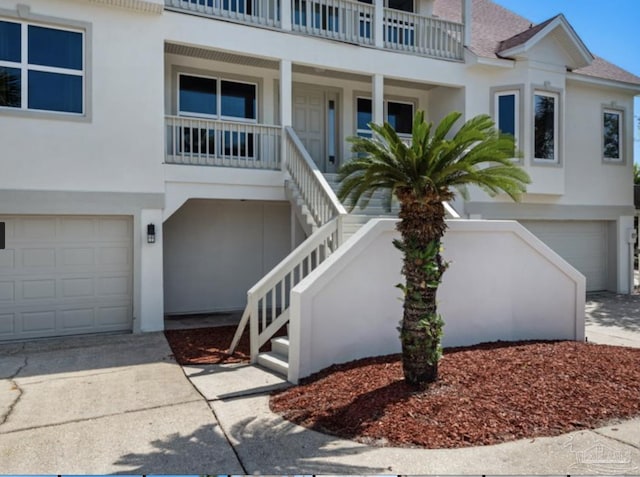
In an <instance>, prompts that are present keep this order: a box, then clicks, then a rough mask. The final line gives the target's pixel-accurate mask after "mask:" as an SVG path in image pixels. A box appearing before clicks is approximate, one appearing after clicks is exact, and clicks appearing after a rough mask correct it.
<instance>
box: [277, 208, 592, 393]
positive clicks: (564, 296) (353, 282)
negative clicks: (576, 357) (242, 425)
mask: <svg viewBox="0 0 640 477" xmlns="http://www.w3.org/2000/svg"><path fill="white" fill-rule="evenodd" d="M394 226H395V222H394V221H393V220H376V221H371V222H369V224H367V225H366V226H365V227H364V228H363V229H361V230H360V231H359V232H358V233H357V234H356V235H354V236H353V237H352V238H351V239H350V241H349V242H347V243H346V244H345V245H344V246H343V247H342V248H340V249H339V250H338V251H337V252H336V253H335V254H334V255H332V256H331V257H329V259H327V261H326V262H325V263H323V264H322V265H321V266H320V267H319V268H318V269H317V270H316V271H314V272H313V273H312V274H310V275H309V277H307V278H306V279H305V280H304V281H302V282H301V283H300V284H298V285H297V286H296V287H295V289H294V290H293V291H292V303H291V316H292V321H291V323H290V328H289V332H290V336H291V350H290V360H289V362H290V371H289V380H291V381H294V382H295V381H296V380H297V379H299V378H302V377H304V376H308V375H310V374H311V373H314V372H316V371H319V370H320V369H322V368H324V367H326V366H329V365H330V364H333V363H340V362H346V361H349V360H353V359H357V358H361V357H365V356H375V355H384V354H389V353H397V352H399V351H400V342H399V338H398V332H397V329H396V328H397V326H398V323H399V321H400V319H401V317H402V303H401V301H400V299H399V298H400V292H399V291H398V290H397V289H396V288H395V287H394V285H395V284H397V283H400V282H402V277H401V275H400V269H401V255H400V253H399V252H398V251H397V250H396V249H395V247H393V245H392V243H391V241H392V239H393V238H394V237H396V235H397V232H396V231H395V227H394ZM443 244H444V256H445V258H446V259H447V260H448V261H450V262H451V265H450V268H449V269H448V270H447V272H446V273H445V276H444V280H443V283H442V285H441V288H440V290H439V291H438V302H439V310H440V312H441V313H442V315H443V317H444V320H445V323H446V326H445V329H444V333H445V335H444V340H443V344H444V346H458V345H469V344H474V343H480V342H484V341H495V340H520V339H577V340H582V339H584V290H585V281H584V277H583V276H582V275H581V274H580V273H578V272H577V271H575V269H573V268H572V267H571V266H570V265H568V264H567V263H566V262H564V261H563V260H562V259H560V258H559V257H558V256H557V255H556V254H555V253H554V252H553V251H551V250H550V249H549V248H548V247H547V246H546V245H544V244H543V243H542V242H540V241H539V240H538V239H537V238H535V237H534V236H533V235H532V234H531V233H530V232H528V231H527V230H525V229H524V228H523V227H522V226H521V225H519V224H518V223H516V222H510V221H496V222H492V221H450V222H449V230H448V232H447V233H446V236H445V238H444V242H443ZM345 291H346V293H345Z"/></svg>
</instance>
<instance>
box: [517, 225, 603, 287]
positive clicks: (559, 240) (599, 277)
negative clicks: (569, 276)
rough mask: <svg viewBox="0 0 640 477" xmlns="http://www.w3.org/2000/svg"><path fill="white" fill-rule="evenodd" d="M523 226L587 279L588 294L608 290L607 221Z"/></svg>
mask: <svg viewBox="0 0 640 477" xmlns="http://www.w3.org/2000/svg"><path fill="white" fill-rule="evenodd" d="M520 223H521V224H522V225H524V226H525V227H526V228H528V229H529V230H530V231H531V232H533V233H534V235H536V236H537V237H538V238H540V239H541V240H542V241H543V242H544V243H546V244H547V245H548V246H549V247H551V248H552V249H553V250H554V251H555V252H556V253H557V254H558V255H560V256H561V257H562V258H564V259H565V260H566V261H567V262H569V263H570V264H571V265H573V266H574V267H575V268H576V269H578V270H579V271H580V272H581V273H582V274H583V275H584V276H585V277H586V278H587V291H597V290H606V289H607V282H608V280H607V277H608V273H607V222H601V221H600V222H599V221H567V222H560V221H558V222H549V221H544V222H543V221H520Z"/></svg>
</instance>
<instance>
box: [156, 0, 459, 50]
mask: <svg viewBox="0 0 640 477" xmlns="http://www.w3.org/2000/svg"><path fill="white" fill-rule="evenodd" d="M284 1H287V2H288V1H290V2H291V5H290V9H291V22H290V28H291V30H293V31H296V32H300V33H303V34H306V35H313V36H320V37H323V38H330V39H333V40H338V41H344V42H349V43H355V44H358V45H369V46H374V45H375V46H377V47H382V46H384V47H385V48H387V49H392V50H401V51H406V52H410V53H413V54H416V55H423V56H430V57H434V58H444V59H452V60H462V59H463V57H464V55H463V52H464V49H463V37H464V26H463V25H462V24H461V23H455V22H449V21H446V20H441V19H439V18H433V17H427V16H422V15H418V14H415V13H407V12H403V11H400V10H394V9H391V8H384V9H381V10H380V11H377V10H376V7H375V6H374V5H371V4H368V3H364V2H358V1H356V0H165V5H166V6H167V8H168V9H172V10H176V11H186V12H190V13H197V14H200V15H205V16H211V17H220V18H225V19H230V20H234V21H238V22H242V23H247V24H251V25H259V26H267V27H273V28H286V29H289V26H288V25H289V22H286V23H285V22H282V21H281V20H282V19H281V12H282V11H285V10H284V9H283V8H282V7H281V3H280V2H284ZM287 6H288V5H287ZM286 10H287V11H288V10H289V8H287V9H286ZM380 17H382V20H381V21H382V37H383V38H382V39H380V38H376V34H375V31H376V27H375V24H376V19H379V18H380ZM285 25H287V26H285Z"/></svg>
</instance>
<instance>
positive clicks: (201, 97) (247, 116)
mask: <svg viewBox="0 0 640 477" xmlns="http://www.w3.org/2000/svg"><path fill="white" fill-rule="evenodd" d="M257 90H258V87H257V85H256V84H255V83H247V82H242V81H231V80H226V79H222V78H217V77H211V76H198V75H192V74H183V73H180V74H179V75H178V114H180V115H181V116H198V117H206V118H211V119H230V120H233V121H250V122H256V121H257V119H258V110H257Z"/></svg>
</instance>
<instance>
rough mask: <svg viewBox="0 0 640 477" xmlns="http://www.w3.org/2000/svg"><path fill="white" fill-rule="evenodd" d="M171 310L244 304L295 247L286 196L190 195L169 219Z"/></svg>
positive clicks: (167, 272)
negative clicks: (253, 288) (257, 198)
mask: <svg viewBox="0 0 640 477" xmlns="http://www.w3.org/2000/svg"><path fill="white" fill-rule="evenodd" d="M163 234H164V290H165V294H164V298H165V311H166V313H188V312H201V311H223V310H239V309H242V308H244V306H245V305H246V299H247V290H248V289H249V288H250V287H251V286H253V285H255V283H256V282H257V281H258V280H259V279H260V278H262V276H263V275H264V274H266V272H268V271H269V270H271V268H273V267H274V266H275V265H276V264H277V263H278V262H279V261H280V260H281V259H282V258H283V257H284V256H286V255H287V253H288V252H289V251H290V250H291V211H290V207H289V204H288V203H286V202H259V201H230V200H229V201H224V200H190V201H188V202H187V203H186V204H185V205H184V206H183V207H181V208H180V209H179V210H178V211H177V212H176V213H175V214H173V215H172V216H171V218H169V219H168V220H167V221H166V222H165V224H164V230H163Z"/></svg>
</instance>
